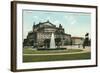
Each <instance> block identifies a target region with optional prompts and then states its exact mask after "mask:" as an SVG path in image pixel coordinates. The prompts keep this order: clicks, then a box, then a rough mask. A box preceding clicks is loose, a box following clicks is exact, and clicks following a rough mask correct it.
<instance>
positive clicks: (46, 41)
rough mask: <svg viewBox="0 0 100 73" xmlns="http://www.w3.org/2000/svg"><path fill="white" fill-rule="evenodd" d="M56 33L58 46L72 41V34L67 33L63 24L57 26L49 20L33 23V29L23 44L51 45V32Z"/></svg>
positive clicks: (35, 45)
mask: <svg viewBox="0 0 100 73" xmlns="http://www.w3.org/2000/svg"><path fill="white" fill-rule="evenodd" d="M52 33H54V36H55V43H56V46H63V45H68V44H70V43H71V35H70V34H66V33H65V31H64V28H63V27H62V25H61V24H59V27H56V26H55V25H54V24H52V23H51V22H50V21H49V20H48V21H46V22H39V23H38V24H35V23H34V24H33V28H32V31H30V32H29V33H28V35H27V38H26V39H24V41H23V46H34V47H49V46H50V38H51V34H52Z"/></svg>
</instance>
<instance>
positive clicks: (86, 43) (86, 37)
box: [83, 33, 90, 48]
mask: <svg viewBox="0 0 100 73" xmlns="http://www.w3.org/2000/svg"><path fill="white" fill-rule="evenodd" d="M89 43H90V40H89V33H86V34H85V39H84V42H83V48H85V46H89Z"/></svg>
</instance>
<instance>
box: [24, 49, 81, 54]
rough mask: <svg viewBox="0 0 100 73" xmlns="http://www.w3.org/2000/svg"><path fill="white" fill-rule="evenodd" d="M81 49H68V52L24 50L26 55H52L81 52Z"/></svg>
mask: <svg viewBox="0 0 100 73" xmlns="http://www.w3.org/2000/svg"><path fill="white" fill-rule="evenodd" d="M80 51H82V50H80V49H68V50H44V51H37V50H32V49H24V51H23V53H24V54H51V53H72V52H80Z"/></svg>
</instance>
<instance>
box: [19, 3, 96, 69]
mask: <svg viewBox="0 0 100 73" xmlns="http://www.w3.org/2000/svg"><path fill="white" fill-rule="evenodd" d="M22 9H30V10H52V11H71V12H89V13H91V33H92V35H91V39H92V43H91V45H92V46H91V47H92V48H91V53H92V54H91V59H90V60H73V61H52V62H35V63H23V62H22ZM95 12H96V11H95V8H80V7H59V6H49V5H48V6H46V5H45V6H44V5H29V4H17V69H32V68H34V69H35V68H51V67H64V66H67V67H68V66H82V65H95V63H96V62H95V61H96V60H95V59H96V45H95V43H96V42H95V40H96V39H95V38H96V36H95V35H96V29H95V28H96V24H95V23H96V20H95V17H96V16H95V15H96V13H95Z"/></svg>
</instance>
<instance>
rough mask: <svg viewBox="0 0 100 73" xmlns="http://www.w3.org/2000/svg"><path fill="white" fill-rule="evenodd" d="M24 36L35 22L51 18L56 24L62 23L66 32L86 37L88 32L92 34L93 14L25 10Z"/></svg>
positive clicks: (24, 36)
mask: <svg viewBox="0 0 100 73" xmlns="http://www.w3.org/2000/svg"><path fill="white" fill-rule="evenodd" d="M22 14H23V18H22V19H23V38H26V36H27V34H28V32H29V31H32V26H33V23H35V24H38V23H39V22H46V21H47V20H49V21H50V22H51V23H53V24H54V25H56V26H57V27H58V26H59V24H62V27H63V28H64V29H65V33H67V34H71V36H75V37H84V35H85V34H86V33H89V34H90V35H91V14H90V13H81V12H77V13H76V12H64V11H63V12H61V11H43V10H42V11H41V10H37V11H36V10H23V13H22Z"/></svg>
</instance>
